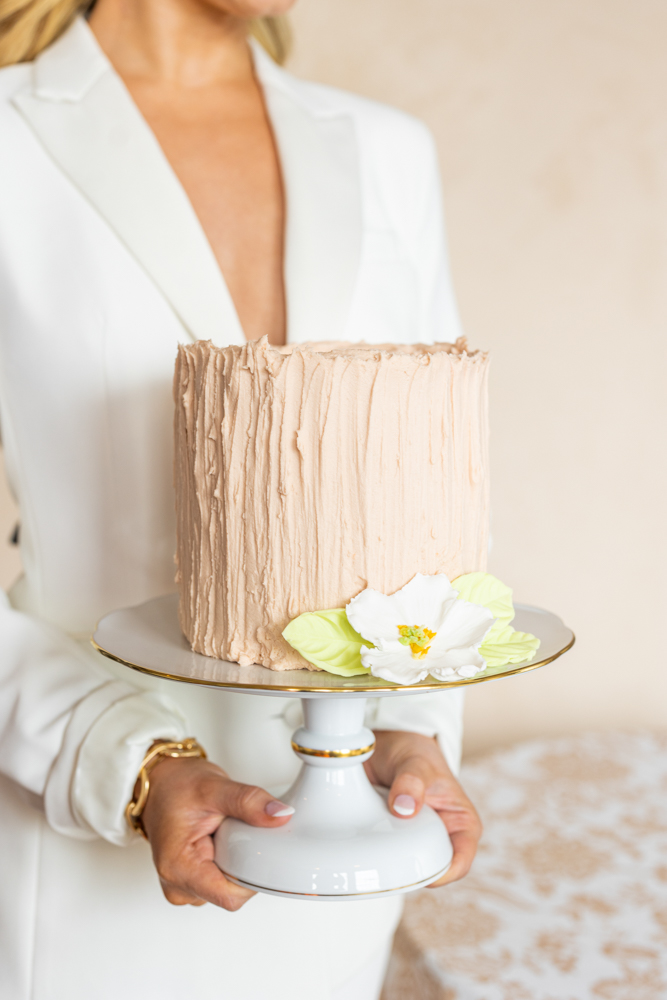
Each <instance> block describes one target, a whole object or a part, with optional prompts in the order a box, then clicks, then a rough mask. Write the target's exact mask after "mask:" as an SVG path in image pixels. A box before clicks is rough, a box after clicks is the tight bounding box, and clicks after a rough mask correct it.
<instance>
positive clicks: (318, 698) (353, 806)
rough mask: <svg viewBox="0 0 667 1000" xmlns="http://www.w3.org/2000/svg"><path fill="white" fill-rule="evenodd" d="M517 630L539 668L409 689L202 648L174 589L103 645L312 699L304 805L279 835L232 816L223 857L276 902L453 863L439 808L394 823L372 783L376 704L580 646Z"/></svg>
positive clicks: (217, 678) (555, 626)
mask: <svg viewBox="0 0 667 1000" xmlns="http://www.w3.org/2000/svg"><path fill="white" fill-rule="evenodd" d="M513 627H514V628H516V629H518V630H519V631H522V632H531V633H532V634H533V635H536V636H537V637H538V638H539V639H540V642H541V644H540V648H539V650H538V653H537V655H536V656H535V658H534V660H533V661H528V662H525V663H519V664H511V665H508V666H506V667H500V668H495V669H493V668H492V669H488V670H485V671H484V672H482V673H480V674H477V675H476V676H475V677H472V678H468V679H461V680H457V681H453V682H451V681H450V682H442V681H435V680H433V679H432V678H427V679H426V680H425V681H422V682H420V683H419V684H412V685H406V686H398V685H396V684H391V683H390V682H388V681H383V680H381V679H379V678H376V677H371V676H370V675H362V676H357V677H339V676H337V675H335V674H328V673H324V672H320V671H308V670H289V671H275V670H268V669H267V668H266V667H261V666H256V665H255V666H249V667H241V666H239V664H238V663H229V662H226V661H224V660H216V659H213V658H211V657H208V656H202V655H200V654H199V653H193V652H192V650H191V649H190V646H189V645H188V643H187V641H186V640H185V638H184V637H183V635H182V633H181V630H180V627H179V623H178V596H177V595H176V594H168V595H166V596H164V597H159V598H156V599H155V600H152V601H147V602H146V603H145V604H141V605H138V606H136V607H132V608H123V609H121V610H119V611H114V612H112V613H111V614H109V615H106V617H104V618H103V619H102V620H101V621H100V623H99V625H98V626H97V629H96V631H95V634H94V636H93V640H92V641H93V645H94V646H95V648H96V649H98V650H99V652H100V653H102V654H103V655H104V656H108V657H110V658H111V659H113V660H117V661H118V662H119V663H123V664H125V665H126V666H128V667H132V668H133V669H134V670H140V671H142V672H143V673H147V674H152V675H153V676H155V677H163V678H168V679H170V680H174V681H181V682H184V683H189V684H201V685H204V686H206V687H212V688H215V687H217V688H226V689H227V690H229V691H238V692H241V693H244V694H258V695H264V696H266V695H269V696H273V697H279V698H280V697H282V698H293V697H295V696H297V697H300V698H301V699H302V705H303V714H304V725H303V726H302V727H301V728H300V729H297V731H296V732H295V733H294V735H293V738H292V749H293V750H294V752H295V753H296V755H297V756H298V757H299V758H300V759H301V760H302V761H303V767H302V768H301V771H300V773H299V775H298V777H297V779H296V781H295V782H294V784H293V785H292V786H291V788H290V789H289V790H288V791H287V792H285V793H281V794H280V799H281V801H283V802H285V803H286V804H288V805H291V806H294V809H295V810H296V811H295V814H294V815H293V816H292V817H291V819H290V821H289V823H287V824H286V825H285V826H283V827H280V828H278V829H264V828H260V827H252V826H248V825H247V824H245V823H242V822H241V821H240V820H236V819H226V820H224V821H223V823H222V825H221V826H220V828H219V830H218V832H217V833H216V837H215V842H216V861H217V863H218V865H219V867H220V868H221V869H222V871H223V872H224V873H225V875H227V877H228V878H230V879H232V880H233V881H234V882H237V883H238V884H239V885H244V886H247V887H248V888H250V889H255V890H258V891H259V892H265V893H269V894H271V895H277V896H290V897H293V898H297V899H312V900H328V901H335V900H350V899H373V898H376V897H378V896H386V895H392V894H395V893H400V892H408V891H411V890H413V889H419V888H421V887H423V886H426V885H429V884H431V883H432V882H435V881H437V879H438V878H440V877H441V876H442V875H443V874H444V873H445V872H446V871H447V868H448V867H449V865H450V862H451V858H452V846H451V843H450V841H449V837H448V835H447V832H446V830H445V828H444V826H443V824H442V821H441V820H440V818H439V817H438V815H437V813H435V812H434V811H433V810H432V809H430V808H429V807H428V806H424V807H423V808H422V809H421V810H420V812H419V813H418V814H417V815H416V816H414V817H411V818H409V819H399V818H397V817H395V816H393V815H392V814H391V813H390V812H389V809H388V808H387V805H386V791H385V790H383V789H377V788H373V786H372V785H371V784H370V782H369V780H368V778H367V777H366V772H365V771H364V768H363V764H364V761H366V760H368V759H369V757H370V756H371V754H372V753H373V749H374V745H375V737H374V735H373V733H372V732H371V730H370V729H367V728H366V727H365V726H364V713H365V707H366V699H367V698H386V697H396V696H400V697H405V696H406V695H412V694H423V693H425V692H431V691H433V692H435V691H446V690H447V689H449V688H452V687H460V686H463V685H468V684H479V683H481V682H483V681H488V680H493V679H494V678H497V677H508V676H511V675H513V674H518V673H522V672H524V671H526V670H534V669H536V668H537V667H541V666H544V664H546V663H550V662H551V661H552V660H555V659H557V657H559V656H561V655H562V654H563V653H565V652H567V650H568V649H570V648H571V647H572V645H573V644H574V635H573V633H572V632H571V631H570V629H568V628H567V626H565V625H564V624H563V622H562V621H561V620H560V618H557V617H556V615H554V614H551V613H550V612H548V611H542V610H541V609H539V608H533V607H528V606H526V605H517V606H516V616H515V619H514V622H513Z"/></svg>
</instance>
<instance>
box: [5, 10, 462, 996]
mask: <svg viewBox="0 0 667 1000" xmlns="http://www.w3.org/2000/svg"><path fill="white" fill-rule="evenodd" d="M290 5H291V0H98V2H97V4H96V5H95V7H94V9H92V11H91V10H90V9H88V10H87V11H86V10H85V8H86V6H87V5H83V6H82V5H81V4H80V3H78V2H77V0H11V2H9V3H6V4H5V8H7V7H8V8H9V13H8V14H6V15H5V17H4V20H3V22H2V23H1V25H0V29H1V30H0V34H1V40H0V62H2V63H3V64H4V65H5V68H4V69H3V70H2V71H1V72H0V288H1V292H0V420H1V424H2V434H3V442H4V448H5V452H6V462H7V468H8V473H9V477H10V481H11V485H12V488H13V490H14V492H15V494H16V496H17V499H18V502H19V504H20V508H21V552H22V557H23V564H24V568H25V573H24V576H23V577H22V578H21V580H20V581H19V582H18V583H17V584H16V586H15V587H14V588H13V589H12V591H11V593H10V594H9V595H8V597H7V599H6V600H5V604H4V606H3V608H2V609H1V611H0V642H1V647H2V659H1V685H2V691H1V704H2V710H1V711H2V715H1V717H0V739H1V748H2V753H1V754H0V766H1V768H2V773H3V775H4V777H2V779H1V781H2V784H1V787H0V795H1V796H2V803H1V805H0V815H1V816H2V828H1V832H0V837H2V858H3V865H4V869H5V870H4V873H3V876H2V882H1V885H0V894H1V897H0V898H1V905H2V909H3V911H4V915H3V917H2V924H3V934H2V943H1V944H0V948H1V949H2V954H1V955H0V993H1V994H2V996H6V997H11V998H12V1000H24V998H25V1000H28V998H30V1000H60V998H63V1000H64V998H67V1000H84V998H85V1000H91V998H93V997H94V998H95V1000H118V998H119V997H121V996H124V995H129V993H130V991H132V993H133V994H135V995H140V996H143V997H146V998H149V1000H158V998H160V1000H171V998H174V1000H176V998H177V997H178V998H180V997H181V996H182V995H183V994H184V992H185V991H187V992H188V994H189V995H192V996H196V997H197V1000H209V998H210V1000H213V998H229V1000H265V998H266V997H268V996H272V997H287V996H294V995H297V994H299V993H300V994H301V995H304V996H308V997H309V998H311V1000H328V998H338V997H341V998H342V997H345V998H346V1000H355V998H357V997H358V998H359V1000H371V998H373V997H376V996H377V994H378V991H379V987H380V983H381V979H382V976H383V972H384V967H385V963H386V956H387V953H388V947H389V942H390V940H391V935H392V933H393V929H394V927H395V924H396V921H397V919H398V916H399V912H400V899H399V898H398V897H390V898H389V899H386V900H385V899H381V900H375V901H369V902H365V903H338V904H336V905H335V906H326V905H321V906H315V905H308V904H306V903H303V902H299V901H292V900H280V899H275V898H273V897H269V896H265V895H258V896H255V897H254V898H253V899H252V900H250V901H249V899H250V896H251V895H252V894H251V893H249V892H247V891H245V890H243V889H241V888H239V887H237V886H235V885H233V884H231V883H229V882H227V881H226V879H225V878H224V876H223V875H222V873H221V872H220V871H219V870H218V869H217V868H216V867H215V865H214V864H213V861H212V857H213V853H212V840H211V834H212V833H213V832H214V831H215V829H216V828H217V826H218V825H219V824H220V822H221V821H222V819H223V818H224V816H227V815H229V816H238V817H240V818H242V819H244V820H245V821H246V822H248V823H252V824H256V825H264V826H279V825H281V824H284V823H288V822H289V816H286V815H282V816H281V815H279V814H280V813H284V810H283V808H282V804H281V803H280V802H279V801H277V800H276V799H274V797H273V796H271V795H270V794H269V793H268V792H266V791H264V789H265V788H267V787H268V788H270V787H273V786H279V785H284V784H285V783H287V782H289V781H290V780H291V778H292V777H293V775H294V773H295V770H296V768H297V766H298V762H297V761H296V758H294V756H293V755H292V754H291V752H290V751H289V743H288V740H287V739H286V736H287V735H288V734H289V732H290V731H291V730H292V729H293V728H294V727H295V726H296V725H297V724H298V721H299V719H298V711H299V709H298V704H297V703H294V702H287V703H284V704H287V708H284V704H282V705H278V706H277V704H276V702H275V701H274V700H273V699H270V698H259V697H244V696H241V695H234V694H225V693H222V692H210V691H201V690H190V689H189V688H188V686H187V685H183V686H176V685H170V684H169V682H159V681H157V680H154V679H151V678H144V677H141V676H139V675H132V676H129V675H130V671H128V670H126V669H125V668H123V667H121V666H119V665H114V664H111V663H110V662H109V661H104V660H102V658H101V657H99V656H98V655H97V654H96V653H94V652H93V651H92V649H91V648H90V646H89V644H88V637H89V635H90V632H91V630H92V628H93V626H94V623H95V621H96V619H97V618H99V616H100V615H102V614H104V613H105V612H107V611H109V610H111V609H113V608H116V607H120V606H123V605H128V604H134V603H137V602H139V601H143V600H146V599H148V598H151V597H153V596H156V595H159V594H161V593H164V592H166V591H168V590H171V589H173V587H174V584H173V563H172V558H173V551H174V524H173V512H172V495H171V410H172V402H171V377H172V371H173V362H174V357H175V353H176V347H177V344H178V342H179V341H185V340H187V339H188V338H194V339H197V338H203V339H209V338H210V339H211V340H213V341H214V342H216V343H218V344H229V343H243V341H244V338H246V337H247V338H252V339H254V338H257V337H260V336H263V335H264V334H267V335H268V336H269V338H270V339H271V340H272V341H273V342H274V343H278V344H280V343H284V342H285V341H288V342H299V341H304V340H318V339H320V340H328V339H347V340H352V341H354V340H361V339H364V340H367V341H371V342H382V341H387V340H397V341H403V342H405V341H418V340H433V339H434V338H437V339H441V340H442V339H454V338H455V337H456V336H457V335H458V333H459V328H458V323H457V318H456V310H455V306H454V301H453V296H452V292H451V287H450V283H449V278H448V274H447V270H446V263H445V256H444V248H443V239H442V233H441V222H440V205H439V196H438V183H437V171H436V161H435V156H434V151H433V147H432V142H431V140H430V137H429V136H428V134H427V132H426V130H425V129H424V128H423V126H422V125H420V124H419V123H418V122H415V121H414V120H412V119H410V118H408V117H406V116H404V115H402V114H399V113H398V112H395V111H392V110H390V109H388V108H384V107H382V106H380V105H376V104H372V103H371V102H368V101H364V100H361V99H359V98H356V97H353V96H351V95H348V94H345V93H342V92H338V91H335V90H332V89H330V88H326V87H321V86H316V85H312V84H306V83H304V82H301V81H298V80H296V79H294V78H292V77H290V76H289V75H288V74H286V73H285V72H284V71H282V70H281V69H280V68H279V67H278V65H276V63H275V62H274V61H273V60H272V59H271V58H269V56H268V55H267V54H266V53H265V52H264V51H263V50H262V48H261V47H260V46H259V45H258V44H257V42H256V41H255V40H253V41H251V42H250V43H249V41H248V35H249V33H250V32H252V33H254V34H255V35H256V36H258V37H260V39H262V40H263V42H264V44H266V45H267V46H268V48H269V49H270V50H271V51H272V54H273V56H274V57H280V54H281V53H280V44H281V42H280V40H281V34H280V31H279V30H278V23H277V22H276V21H275V20H273V19H272V18H273V16H274V15H278V14H282V13H283V12H284V11H285V10H286V9H287V8H288V7H289V6H290ZM81 14H87V15H88V20H87V21H86V20H85V19H84V18H83V17H82V16H80V15H81ZM267 18H268V19H267ZM373 711H374V719H373V721H372V724H373V726H374V728H375V729H376V731H377V750H376V752H375V755H374V757H373V758H372V761H371V762H370V765H371V766H370V772H371V776H372V778H373V780H375V781H376V782H378V783H381V784H384V785H386V786H388V787H390V788H391V791H390V795H389V802H390V805H391V808H392V809H393V811H394V812H395V814H396V815H401V816H405V815H408V814H409V813H410V811H411V810H412V812H414V811H416V810H418V809H419V808H420V807H421V804H422V802H423V801H424V798H425V797H426V801H428V802H430V803H431V804H432V805H434V807H435V808H436V809H438V811H439V812H440V814H441V817H442V820H443V822H444V823H445V825H446V826H447V829H448V830H449V832H450V834H451V836H452V840H453V843H454V847H455V858H454V862H453V864H452V868H451V870H450V872H449V873H448V874H447V875H446V876H445V878H444V879H443V880H442V882H443V883H444V882H447V881H452V880H453V879H456V878H459V877H461V876H462V875H463V874H465V872H466V871H467V869H468V867H469V865H470V862H471V860H472V856H473V854H474V851H475V845H476V841H477V838H478V836H479V824H478V820H477V818H476V815H475V812H474V809H473V807H472V806H471V805H470V803H469V801H468V800H467V799H466V797H465V795H464V794H463V792H462V791H461V789H460V786H459V785H458V784H457V782H456V780H455V778H454V777H453V775H452V769H454V770H455V769H456V767H457V764H458V755H459V745H460V732H461V724H460V711H461V701H460V698H459V697H458V695H457V694H452V695H439V696H437V697H435V698H434V697H432V696H419V697H411V698H407V699H385V700H384V701H382V702H378V703H377V704H376V706H375V708H374V710H373ZM186 736H196V737H197V739H198V740H200V742H201V743H202V744H203V745H204V746H205V747H206V749H207V751H208V754H209V761H205V760H202V759H175V760H165V761H162V762H161V763H160V764H159V765H158V766H157V767H156V768H155V769H154V771H153V772H152V774H151V790H150V794H149V797H148V801H147V804H146V807H145V810H144V813H143V823H144V826H145V829H146V831H147V834H148V839H149V841H150V851H149V849H148V846H147V845H146V843H145V841H143V840H142V839H141V838H140V837H138V836H137V835H136V833H135V832H134V831H133V830H131V829H130V827H129V826H128V824H127V822H126V820H125V816H124V810H125V806H126V803H127V802H128V801H129V799H130V797H131V796H132V792H133V788H134V785H135V781H136V777H137V774H138V771H139V767H140V765H141V762H142V760H143V758H144V756H145V755H146V753H147V752H148V751H149V750H150V748H151V746H153V744H154V743H155V741H159V740H181V739H183V738H185V737H186ZM223 769H224V770H223ZM397 805H398V809H397V808H396V806H397ZM406 822H409V820H407V819H406ZM123 848H125V849H123ZM151 852H152V861H153V862H154V865H155V868H156V869H157V875H158V878H159V880H160V883H161V886H162V890H163V893H164V897H166V900H165V898H163V896H162V895H161V894H160V892H159V889H158V885H157V880H156V878H155V871H154V869H153V868H152V862H151ZM9 859H11V861H10V860H9ZM167 901H168V902H167ZM248 901H249V902H248ZM169 903H173V904H176V906H182V904H191V905H192V906H194V907H197V908H198V909H194V910H193V909H191V908H190V907H186V908H181V909H175V908H174V907H170V906H169ZM204 903H210V904H213V905H209V906H203V904H204ZM244 904H247V905H244ZM241 907H242V909H241Z"/></svg>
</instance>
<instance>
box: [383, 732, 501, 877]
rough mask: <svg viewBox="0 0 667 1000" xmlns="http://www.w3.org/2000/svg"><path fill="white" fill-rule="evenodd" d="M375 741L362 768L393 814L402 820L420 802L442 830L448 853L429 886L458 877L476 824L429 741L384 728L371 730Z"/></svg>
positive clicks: (473, 845) (473, 846) (478, 828)
mask: <svg viewBox="0 0 667 1000" xmlns="http://www.w3.org/2000/svg"><path fill="white" fill-rule="evenodd" d="M375 739H376V745H375V753H374V754H373V756H372V757H371V758H370V760H368V761H366V763H365V765H364V767H365V768H366V773H367V774H368V777H369V778H370V780H371V781H372V782H373V784H374V785H384V786H385V787H386V788H389V808H390V809H391V811H392V812H393V814H394V815H395V816H400V817H401V818H405V819H407V818H408V817H410V816H415V815H416V814H417V813H418V812H419V810H420V809H421V807H422V806H423V804H424V802H426V803H427V805H429V806H431V808H432V809H435V811H436V812H437V813H438V815H439V816H440V819H441V820H442V822H443V823H444V824H445V827H446V828H447V832H448V834H449V837H450V840H451V842H452V847H453V848H454V857H453V858H452V863H451V865H450V867H449V868H448V870H447V872H446V873H445V874H444V875H443V876H442V878H441V879H439V880H438V881H437V882H434V883H433V884H432V885H430V886H429V889H435V888H436V886H439V885H446V883H447V882H456V881H457V879H460V878H463V876H464V875H467V873H468V870H469V868H470V865H471V864H472V861H473V858H474V857H475V852H476V851H477V842H478V840H479V838H480V836H481V834H482V824H481V822H480V819H479V816H478V815H477V812H476V811H475V807H474V806H473V804H472V802H471V801H470V799H469V798H468V796H467V795H466V794H465V792H464V791H463V789H462V788H461V786H460V785H459V783H458V781H457V780H456V778H455V777H454V775H453V774H452V772H451V771H450V770H449V767H448V766H447V762H446V760H445V758H444V757H443V756H442V754H441V752H440V748H439V747H438V744H437V743H436V741H435V739H430V738H429V737H427V736H420V735H418V734H417V733H403V732H392V731H388V730H383V731H380V732H376V733H375Z"/></svg>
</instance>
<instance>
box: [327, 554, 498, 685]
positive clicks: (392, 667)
mask: <svg viewBox="0 0 667 1000" xmlns="http://www.w3.org/2000/svg"><path fill="white" fill-rule="evenodd" d="M345 610H346V612H347V618H348V621H349V623H350V625H351V626H352V628H354V629H356V630H357V632H359V634H360V635H361V636H363V638H364V639H366V641H367V642H370V643H373V644H374V646H375V648H374V649H370V648H369V647H368V646H362V647H361V651H360V652H361V662H362V664H363V666H364V667H366V668H368V669H370V672H371V673H372V674H373V675H374V676H375V677H382V678H384V680H387V681H393V682H394V683H395V684H415V683H417V682H418V681H422V680H424V678H425V677H426V676H427V675H428V674H430V675H431V676H432V677H435V678H436V680H441V681H448V680H456V679H457V678H465V677H473V676H474V675H475V674H477V673H479V671H480V670H484V668H485V666H486V661H485V660H484V657H483V656H482V655H481V654H480V653H479V646H480V644H481V643H482V640H483V639H484V636H485V635H486V634H487V632H488V631H489V629H490V628H491V626H492V625H493V623H494V621H495V619H494V617H493V615H492V614H491V612H490V611H489V610H488V608H484V607H482V606H481V605H480V604H471V603H470V602H469V601H464V600H462V599H461V598H459V595H458V591H456V590H454V588H453V587H452V585H451V583H450V582H449V580H448V579H447V577H446V576H445V575H444V573H440V574H438V575H437V576H422V574H421V573H417V575H416V576H414V577H413V578H412V580H410V582H409V583H408V584H406V585H405V587H403V588H402V590H398V591H396V593H395V594H392V595H391V596H386V595H385V594H381V593H379V591H377V590H370V589H368V590H363V591H362V592H361V593H360V594H359V595H358V596H357V597H354V598H353V599H352V600H351V601H350V603H349V604H348V605H347V607H346V609H345Z"/></svg>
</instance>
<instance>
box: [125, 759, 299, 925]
mask: <svg viewBox="0 0 667 1000" xmlns="http://www.w3.org/2000/svg"><path fill="white" fill-rule="evenodd" d="M150 782H151V787H150V792H149V793H148V801H147V802H146V806H145V808H144V812H143V816H142V819H143V823H144V829H145V830H146V833H147V835H148V839H149V841H150V845H151V848H152V850H153V861H154V862H155V867H156V868H157V873H158V875H159V877H160V884H161V886H162V891H163V892H164V894H165V896H166V897H167V899H168V900H169V902H170V903H174V905H175V906H184V905H185V904H187V903H189V904H190V905H191V906H203V904H204V903H215V905H216V906H221V907H222V908H223V909H224V910H238V909H239V908H240V907H241V906H243V904H244V903H245V902H247V901H248V900H249V899H250V897H251V896H254V895H255V893H254V892H251V891H250V890H249V889H242V888H241V886H238V885H235V884H234V883H233V882H230V881H228V879H226V878H225V876H224V875H223V874H222V872H221V871H220V869H219V868H218V867H217V865H216V864H215V861H214V860H213V857H214V847H213V834H214V833H215V831H216V830H217V829H218V827H219V826H220V824H221V823H222V821H223V819H224V818H225V817H226V816H235V817H236V818H237V819H242V820H243V821H244V823H249V824H250V825H251V826H268V827H278V826H284V825H285V823H287V821H288V820H289V817H290V816H291V815H292V813H293V812H294V810H293V809H292V808H291V807H290V806H286V805H285V804H284V803H282V802H278V801H277V800H276V799H274V798H272V796H271V795H269V793H268V792H265V791H264V790H263V789H261V788H256V787H255V786H254V785H242V784H240V783H239V782H238V781H232V780H231V778H229V777H228V776H227V775H226V774H225V772H224V771H223V770H221V768H219V767H217V766H216V765H215V764H211V762H210V761H207V760H203V759H201V758H183V757H181V758H166V759H165V760H162V761H160V763H159V764H158V765H157V766H156V767H155V768H154V770H153V771H152V772H151V777H150Z"/></svg>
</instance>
